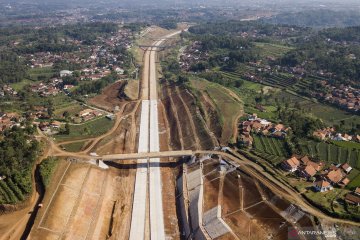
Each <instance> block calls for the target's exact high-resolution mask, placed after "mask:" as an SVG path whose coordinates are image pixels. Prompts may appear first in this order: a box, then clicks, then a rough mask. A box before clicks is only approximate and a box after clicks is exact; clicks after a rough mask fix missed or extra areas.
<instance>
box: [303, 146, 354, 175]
mask: <svg viewBox="0 0 360 240" xmlns="http://www.w3.org/2000/svg"><path fill="white" fill-rule="evenodd" d="M301 149H302V151H303V153H305V154H308V155H309V156H311V157H316V156H317V157H319V159H320V160H322V161H325V162H327V163H328V164H332V163H335V164H338V163H346V162H347V163H349V165H350V166H352V167H353V168H357V169H360V151H358V150H353V149H349V148H343V147H339V146H336V145H334V144H329V143H325V142H315V141H306V142H304V143H303V144H302V146H301Z"/></svg>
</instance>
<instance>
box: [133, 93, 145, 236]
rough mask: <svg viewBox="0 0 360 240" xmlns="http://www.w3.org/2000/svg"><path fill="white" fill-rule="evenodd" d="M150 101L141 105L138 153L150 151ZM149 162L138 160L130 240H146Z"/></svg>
mask: <svg viewBox="0 0 360 240" xmlns="http://www.w3.org/2000/svg"><path fill="white" fill-rule="evenodd" d="M148 147H149V101H148V100H143V101H142V105H141V120H140V134H139V147H138V153H147V152H148V151H149V149H148ZM147 167H148V166H147V160H146V159H138V163H137V170H136V177H135V191H134V199H133V208H132V217H131V228H130V237H129V239H130V240H139V239H144V236H145V219H146V194H147V184H146V183H147V177H148V173H147Z"/></svg>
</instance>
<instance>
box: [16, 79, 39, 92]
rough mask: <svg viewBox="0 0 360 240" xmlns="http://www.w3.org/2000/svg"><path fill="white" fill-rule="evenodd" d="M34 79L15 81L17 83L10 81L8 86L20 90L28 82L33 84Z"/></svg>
mask: <svg viewBox="0 0 360 240" xmlns="http://www.w3.org/2000/svg"><path fill="white" fill-rule="evenodd" d="M33 83H34V81H31V80H29V79H24V80H22V81H21V82H17V83H12V84H10V86H11V87H12V88H13V89H14V90H15V91H21V90H22V89H23V88H24V87H25V86H27V85H29V84H33Z"/></svg>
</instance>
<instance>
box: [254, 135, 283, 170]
mask: <svg viewBox="0 0 360 240" xmlns="http://www.w3.org/2000/svg"><path fill="white" fill-rule="evenodd" d="M252 137H253V138H254V149H253V150H254V152H255V153H256V154H257V155H259V156H260V157H263V158H265V159H266V160H268V161H270V162H271V163H272V164H273V165H277V164H278V163H280V162H281V161H282V160H284V159H286V158H287V157H289V153H288V152H287V150H286V148H285V142H284V141H283V140H281V139H276V138H273V137H266V136H262V135H257V134H253V135H252Z"/></svg>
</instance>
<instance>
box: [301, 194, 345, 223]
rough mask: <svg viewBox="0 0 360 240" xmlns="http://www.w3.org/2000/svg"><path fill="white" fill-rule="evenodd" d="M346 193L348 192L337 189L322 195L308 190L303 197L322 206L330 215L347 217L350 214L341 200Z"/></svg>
mask: <svg viewBox="0 0 360 240" xmlns="http://www.w3.org/2000/svg"><path fill="white" fill-rule="evenodd" d="M348 192H349V191H348V190H344V189H338V188H335V189H333V190H332V191H328V192H323V193H320V192H314V191H312V190H309V191H307V192H306V193H305V196H306V197H307V198H309V199H310V200H312V201H313V202H315V203H317V204H319V205H320V206H322V207H323V208H324V209H326V210H327V211H328V212H330V213H334V214H336V215H339V216H349V215H351V213H349V212H348V211H346V209H345V207H344V203H343V199H344V197H345V195H346V194H347V193H348ZM340 203H342V204H340Z"/></svg>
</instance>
